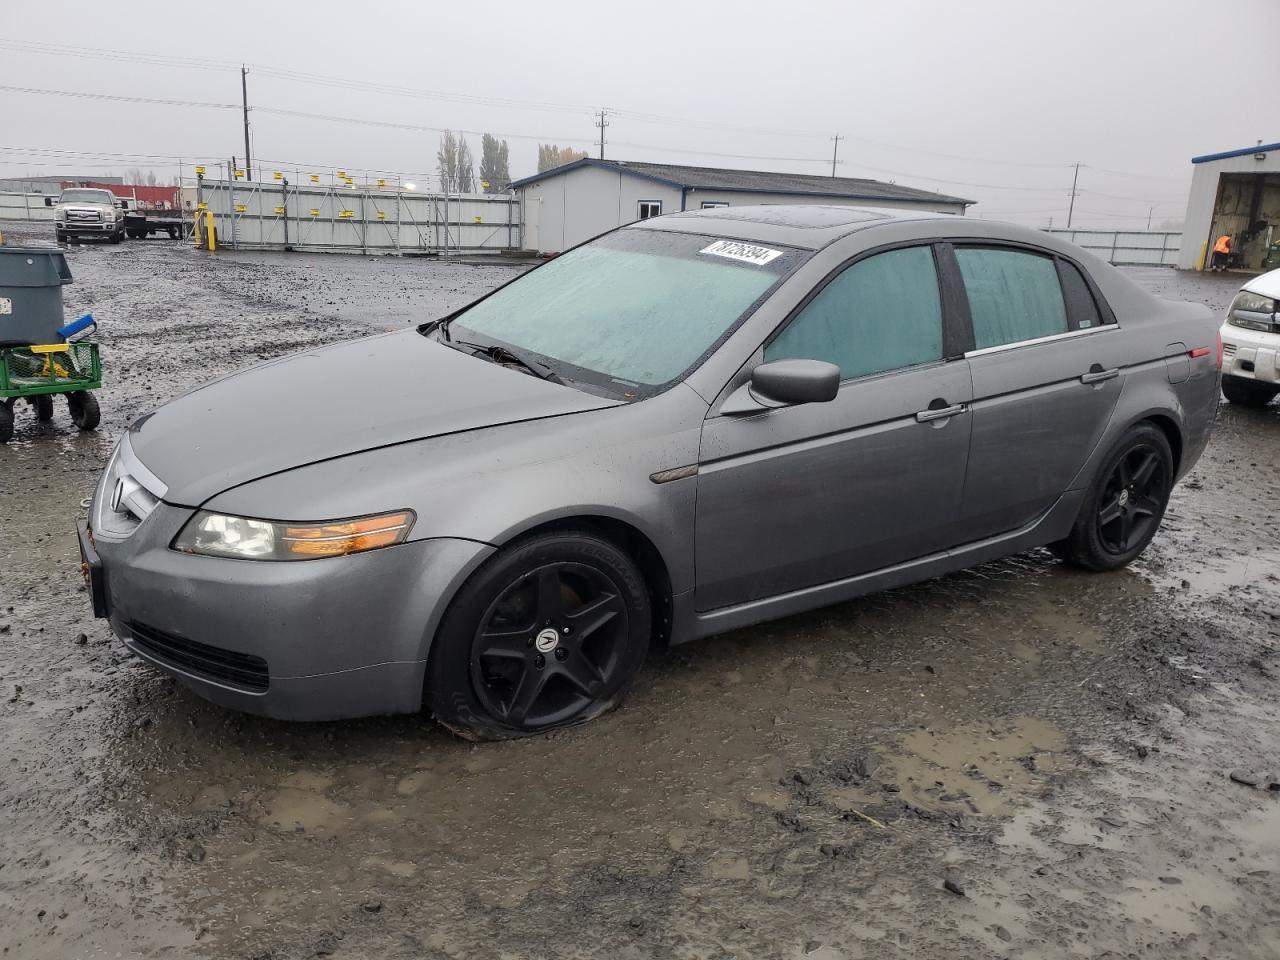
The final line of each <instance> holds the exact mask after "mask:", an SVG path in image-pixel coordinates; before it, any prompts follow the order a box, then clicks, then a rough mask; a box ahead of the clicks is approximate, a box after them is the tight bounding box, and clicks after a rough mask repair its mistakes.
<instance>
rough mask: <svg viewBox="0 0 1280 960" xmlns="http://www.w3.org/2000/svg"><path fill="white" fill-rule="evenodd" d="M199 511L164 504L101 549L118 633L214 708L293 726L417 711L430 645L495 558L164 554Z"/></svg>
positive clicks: (433, 546)
mask: <svg viewBox="0 0 1280 960" xmlns="http://www.w3.org/2000/svg"><path fill="white" fill-rule="evenodd" d="M192 513H193V511H191V510H189V509H186V508H181V507H174V506H170V505H169V504H165V503H161V504H160V505H159V506H158V507H157V508H156V509H155V511H154V512H153V513H152V514H151V515H150V516H149V517H148V518H147V519H146V520H145V521H143V523H142V524H141V525H140V526H139V527H138V528H137V530H136V531H135V532H134V533H133V535H132V536H130V537H128V538H127V539H124V540H106V539H104V538H102V537H101V536H99V537H97V538H95V540H94V544H93V546H94V547H95V549H96V554H97V556H98V558H99V561H100V563H101V570H102V572H101V582H102V589H103V592H104V603H105V607H106V611H107V614H108V618H109V621H110V624H111V629H112V631H113V632H114V633H115V634H116V636H118V637H119V638H120V639H121V641H122V642H123V643H124V645H125V647H127V648H128V649H129V650H130V651H131V652H132V653H134V654H136V655H137V656H139V657H141V658H143V659H145V660H148V661H149V662H151V663H153V664H155V665H156V666H158V667H160V668H161V669H162V670H164V671H165V672H166V673H169V674H171V675H173V676H175V677H177V678H178V679H179V680H180V681H182V682H183V683H184V684H185V685H186V686H188V687H190V688H191V689H192V690H194V691H196V692H197V693H199V694H200V695H201V696H203V697H205V698H206V699H209V700H212V701H213V702H215V703H219V704H222V705H224V706H228V707H233V708H235V709H237V710H243V711H245V712H248V713H256V714H261V715H264V716H269V717H277V718H280V719H288V720H333V719H340V718H345V717H360V716H370V715H373V714H384V713H413V712H416V711H417V710H419V709H421V707H422V690H423V677H424V673H425V669H426V659H427V653H428V650H429V647H430V643H431V638H432V637H433V636H434V634H435V630H436V627H437V626H438V624H439V621H440V618H441V616H442V615H443V613H444V608H445V606H446V605H447V603H448V601H449V599H450V598H451V597H452V596H453V593H454V591H455V590H456V589H457V587H458V586H460V585H461V582H462V581H463V580H464V579H465V578H466V576H468V575H469V574H470V572H471V571H472V570H474V569H475V567H476V566H478V565H479V564H480V562H481V561H483V559H484V558H485V557H486V556H488V555H489V554H490V553H492V550H493V548H492V547H489V546H488V545H486V544H481V543H475V542H472V541H469V540H459V539H436V540H417V541H410V542H409V543H405V544H401V545H399V546H396V547H387V548H385V549H382V550H372V551H369V552H367V553H360V554H354V555H351V556H347V557H332V558H326V559H319V560H305V561H290V562H262V561H251V560H226V559H220V558H214V557H198V556H191V555H188V554H183V553H178V552H176V551H174V550H171V549H169V544H170V543H171V542H172V540H173V537H174V536H175V535H176V534H177V532H178V530H179V529H180V528H181V526H182V525H183V524H184V523H185V522H186V521H187V519H188V518H189V517H190V516H191V515H192Z"/></svg>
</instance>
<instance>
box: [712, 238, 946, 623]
mask: <svg viewBox="0 0 1280 960" xmlns="http://www.w3.org/2000/svg"><path fill="white" fill-rule="evenodd" d="M950 342H951V341H950V338H949V337H947V336H946V335H945V334H944V318H943V309H942V301H941V297H940V296H939V289H938V281H937V273H936V269H935V265H934V253H933V250H932V248H931V247H929V246H918V247H906V248H901V249H895V250H889V251H886V252H882V253H877V254H873V255H872V256H870V257H866V258H864V259H861V260H859V261H857V262H855V263H853V264H852V265H850V266H847V267H845V268H844V269H843V270H841V271H840V272H838V273H837V274H836V275H834V276H833V277H832V278H830V280H829V282H827V283H826V284H825V285H824V286H823V287H822V288H821V289H820V290H819V291H818V292H817V293H816V294H815V295H814V296H813V297H812V298H811V299H810V300H809V301H808V302H807V303H806V304H805V305H804V306H802V307H801V309H800V310H799V311H798V312H797V313H796V314H795V315H794V316H793V317H792V318H791V319H790V320H789V321H788V322H787V323H786V324H784V325H783V327H782V328H781V329H780V331H779V332H778V333H777V334H776V335H775V336H774V338H773V339H772V340H771V341H770V342H768V343H767V344H765V346H764V350H763V360H764V361H770V360H777V359H783V358H791V357H803V358H810V359H817V360H826V361H830V362H832V363H835V364H836V365H837V366H839V367H840V370H841V377H842V381H843V382H842V384H841V387H840V392H839V394H838V395H837V397H836V398H835V400H833V401H831V402H829V403H812V404H806V405H801V406H792V407H784V408H780V409H774V410H769V411H767V412H763V413H757V414H752V415H749V416H725V415H716V416H712V417H711V418H709V419H708V420H707V422H706V424H705V426H704V427H703V433H702V446H701V452H700V457H699V473H698V500H697V520H696V524H697V531H696V550H697V554H696V564H697V599H696V605H697V608H698V609H699V610H701V611H706V610H713V609H718V608H721V607H726V606H732V605H735V604H739V603H745V602H748V601H751V600H755V599H760V598H764V597H769V596H775V595H778V594H782V593H786V592H789V591H792V590H798V589H802V588H804V587H808V586H813V585H816V584H821V583H827V582H830V581H833V580H839V579H842V578H845V577H850V576H855V575H857V574H860V573H865V572H867V571H870V570H875V569H878V568H881V567H886V566H890V565H893V564H895V563H900V562H902V561H905V560H909V559H912V558H914V557H919V556H923V555H925V554H928V553H932V552H934V551H937V550H940V549H944V548H945V547H947V546H949V545H951V543H952V542H953V533H952V532H951V528H952V527H953V526H954V525H955V523H956V520H957V516H958V513H959V507H960V499H961V493H962V489H963V485H964V473H965V460H966V456H967V452H968V447H969V420H970V417H969V415H968V404H969V400H970V397H971V393H970V391H971V383H970V376H969V369H968V363H967V361H965V360H964V359H946V356H947V354H948V352H949V349H948V346H946V345H947V344H950Z"/></svg>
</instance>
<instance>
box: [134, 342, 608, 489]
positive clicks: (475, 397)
mask: <svg viewBox="0 0 1280 960" xmlns="http://www.w3.org/2000/svg"><path fill="white" fill-rule="evenodd" d="M619 402H620V401H615V400H610V399H607V398H604V397H596V396H592V395H591V394H587V393H583V392H581V391H579V390H575V389H573V388H572V387H567V386H563V385H560V384H555V383H550V382H549V381H546V380H540V379H538V378H537V377H533V376H530V375H528V374H526V373H523V372H521V371H520V370H517V369H512V368H509V367H504V366H501V365H499V364H495V363H490V362H489V361H487V360H482V359H479V358H477V357H473V356H471V355H470V354H467V353H462V352H460V351H458V350H454V349H452V348H450V347H446V346H443V345H442V344H440V343H437V342H436V341H434V340H432V339H428V338H427V337H424V336H422V335H421V334H419V333H418V332H417V331H416V330H406V331H401V332H399V333H392V334H385V335H382V336H377V337H370V338H368V339H365V340H356V341H352V342H349V343H343V344H339V345H336V346H333V347H326V348H323V349H318V350H310V351H307V352H306V353H299V354H295V355H293V356H289V357H284V358H282V359H280V360H275V361H272V362H270V363H264V364H260V365H259V366H256V367H252V368H251V369H249V370H246V371H244V372H243V373H237V374H233V375H231V376H229V377H224V378H223V379H221V380H215V381H213V382H212V383H208V384H205V385H204V386H202V387H197V388H196V389H195V390H192V391H190V392H189V393H186V394H184V395H182V396H180V397H178V398H177V399H176V400H173V401H172V402H170V403H168V404H166V405H165V406H163V407H161V408H160V409H158V410H156V411H154V412H153V413H150V414H147V415H146V416H145V417H141V418H139V419H138V420H137V421H135V423H134V424H133V425H132V426H131V427H130V429H129V442H130V445H131V446H132V448H133V452H134V455H135V456H137V458H138V459H139V460H141V461H142V463H143V464H144V465H145V466H146V467H147V468H148V469H149V470H151V472H152V473H154V474H155V475H156V476H157V477H158V478H159V479H160V480H161V481H163V482H164V484H165V485H166V486H167V487H168V491H167V492H166V493H165V496H164V499H165V500H166V501H168V502H170V503H174V504H179V505H182V506H193V507H194V506H199V505H200V504H201V503H203V502H204V501H205V500H208V499H209V498H210V497H212V496H214V495H215V494H218V493H221V492H222V491H224V490H227V489H229V488H231V487H235V486H238V485H239V484H242V483H247V482H248V481H251V480H257V479H259V478H260V477H265V476H268V475H270V474H273V473H278V472H280V471H282V470H289V469H292V468H294V467H300V466H304V465H306V464H309V463H315V462H317V461H320V460H329V459H333V458H335V457H343V456H348V455H350V454H353V453H359V452H360V451H363V450H373V449H376V448H378V447H386V446H390V445H392V444H397V443H404V442H407V441H411V440H423V439H427V438H429V437H436V436H441V435H444V434H450V433H460V432H464V431H467V430H476V429H480V428H482V427H492V426H498V425H501V424H508V423H516V422H519V421H524V420H538V419H542V418H544V417H557V416H563V415H565V414H572V413H581V412H584V411H587V410H597V409H602V408H604V407H609V406H614V405H616V404H617V403H619Z"/></svg>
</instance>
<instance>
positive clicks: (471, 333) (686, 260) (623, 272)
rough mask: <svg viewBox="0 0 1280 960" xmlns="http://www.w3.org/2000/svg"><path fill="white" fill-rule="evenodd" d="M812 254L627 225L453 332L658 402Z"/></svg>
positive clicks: (502, 296)
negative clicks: (666, 388)
mask: <svg viewBox="0 0 1280 960" xmlns="http://www.w3.org/2000/svg"><path fill="white" fill-rule="evenodd" d="M806 256H807V254H806V253H803V252H801V251H797V250H793V249H789V248H784V247H780V246H777V245H763V244H751V243H744V242H739V241H730V240H723V239H720V238H717V237H712V236H702V235H698V234H687V233H667V232H664V231H660V230H640V229H633V230H626V229H624V230H618V231H615V232H613V233H609V234H606V235H605V236H603V237H600V238H598V239H596V240H593V241H591V242H590V243H587V244H584V245H583V246H580V247H577V248H575V249H573V250H570V251H569V252H568V253H565V254H563V255H561V256H559V257H557V258H555V259H554V260H551V261H549V262H548V263H546V264H545V265H543V266H541V267H539V268H538V269H536V270H531V271H530V272H529V273H527V274H525V275H524V276H522V277H520V278H518V279H516V280H514V281H512V282H511V283H509V284H507V285H506V286H505V287H502V288H500V289H499V290H497V291H495V292H494V293H493V294H491V295H490V296H489V297H487V298H486V299H484V300H482V301H480V302H479V303H477V304H475V305H474V306H472V307H470V308H468V309H467V310H465V311H463V312H462V313H460V314H458V315H457V316H456V317H455V319H454V320H453V321H452V322H451V323H450V325H449V333H450V334H451V335H452V336H453V337H454V338H455V339H459V340H480V341H484V342H486V343H500V344H504V345H507V346H510V347H518V348H520V349H521V350H524V351H529V352H532V353H534V354H537V355H538V356H539V357H540V358H543V359H545V360H546V362H547V363H548V365H549V366H550V367H551V368H552V369H553V370H555V371H556V373H558V374H559V375H560V376H562V377H564V378H565V379H567V380H571V381H572V380H576V381H584V382H587V383H593V384H596V385H598V386H601V387H604V388H605V389H606V391H607V392H610V393H618V394H620V395H624V396H643V395H648V394H652V393H655V392H657V391H658V390H660V389H661V388H663V387H664V386H666V385H668V384H670V383H672V382H674V381H676V380H678V379H681V378H682V377H683V375H684V374H685V373H686V372H687V371H689V370H690V369H691V368H692V367H694V366H695V365H696V364H697V363H699V362H700V361H701V360H702V359H703V358H704V357H705V356H706V355H707V354H708V353H709V352H710V351H711V350H712V349H714V348H715V346H717V345H718V344H719V343H720V342H721V341H722V340H723V339H724V338H725V337H726V336H727V335H728V334H729V333H730V332H732V330H733V328H734V327H735V326H737V324H738V323H739V321H740V320H741V319H742V318H743V317H744V316H745V315H746V313H747V312H748V311H749V310H750V309H751V308H752V307H753V306H755V305H756V304H757V303H758V302H759V301H760V300H761V299H763V298H764V296H765V295H766V294H767V293H768V292H769V291H770V290H771V289H772V288H773V287H774V286H775V285H776V284H777V283H778V281H779V280H780V279H781V278H782V277H783V276H785V275H786V274H787V273H788V272H790V271H791V270H792V269H793V268H794V267H795V266H797V265H798V264H799V263H800V262H801V261H802V260H803V259H804V258H805V257H806Z"/></svg>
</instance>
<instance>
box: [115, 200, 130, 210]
mask: <svg viewBox="0 0 1280 960" xmlns="http://www.w3.org/2000/svg"><path fill="white" fill-rule="evenodd" d="M116 206H118V207H119V208H120V209H121V210H128V209H129V201H128V200H117V201H116Z"/></svg>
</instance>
